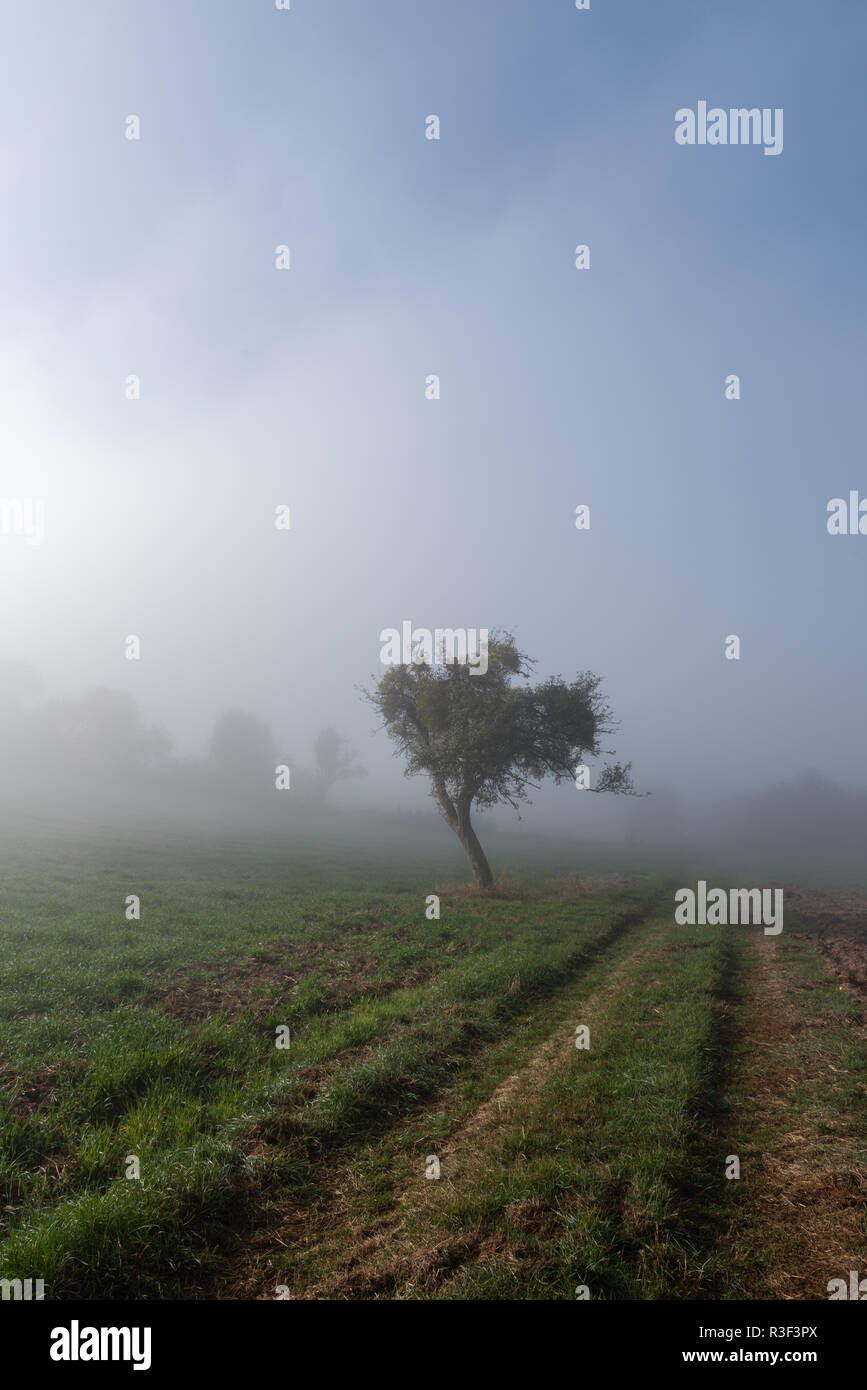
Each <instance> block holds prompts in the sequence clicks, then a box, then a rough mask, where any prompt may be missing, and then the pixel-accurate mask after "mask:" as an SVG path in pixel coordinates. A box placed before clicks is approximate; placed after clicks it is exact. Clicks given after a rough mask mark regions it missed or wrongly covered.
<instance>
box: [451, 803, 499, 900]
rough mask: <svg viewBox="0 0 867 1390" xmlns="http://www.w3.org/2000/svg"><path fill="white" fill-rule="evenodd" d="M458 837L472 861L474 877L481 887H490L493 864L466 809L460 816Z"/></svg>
mask: <svg viewBox="0 0 867 1390" xmlns="http://www.w3.org/2000/svg"><path fill="white" fill-rule="evenodd" d="M458 839H459V840H460V842H461V844H462V845H463V847H464V850H465V852H466V856H467V858H468V859H469V861H470V866H471V868H472V871H473V877H474V878H475V880H476V883H477V884H478V885H479V887H480V888H490V886H491V884H492V883H493V881H494V875H493V874H492V873H491V866H490V864H489V863H488V861H487V859H486V858H485V851H484V850H483V849H482V847H481V845H480V844H479V837H478V835H477V834H476V832H475V830H474V829H473V827H472V825H471V824H470V813H469V811H466V812H465V813H463V814H460V813H459V816H458Z"/></svg>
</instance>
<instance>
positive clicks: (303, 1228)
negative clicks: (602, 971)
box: [196, 902, 654, 1299]
mask: <svg viewBox="0 0 867 1390" xmlns="http://www.w3.org/2000/svg"><path fill="white" fill-rule="evenodd" d="M653 908H654V903H653V902H644V903H642V904H640V905H638V906H635V907H631V908H630V909H629V910H628V911H626V912H624V913H623V914H622V915H621V916H619V917H618V918H616V919H615V921H614V922H613V923H612V924H611V926H610V927H609V928H608V929H607V930H606V931H605V932H604V933H603V934H602V935H601V937H600V938H599V939H597V940H596V941H595V942H592V943H588V949H587V952H586V954H582V956H581V958H580V960H579V961H578V962H576V967H575V970H574V973H573V974H572V975H571V976H570V977H569V978H567V979H566V980H564V981H563V982H561V983H560V984H558V985H557V986H556V988H555V989H554V990H552V991H551V992H550V993H549V994H547V995H546V996H545V997H544V999H543V1001H542V1004H543V1005H544V1004H549V1003H551V1002H552V1001H556V1000H558V999H560V998H562V997H563V996H564V995H568V993H569V991H571V990H573V989H574V988H575V984H576V981H579V980H581V978H582V977H583V976H584V975H585V974H586V973H587V971H588V970H590V969H592V968H593V967H596V966H598V965H600V964H601V963H602V962H603V961H604V960H605V959H606V958H607V957H608V956H609V954H610V953H611V952H612V951H613V950H614V949H616V947H617V945H618V943H619V942H620V941H621V940H622V939H623V938H624V937H625V936H627V935H628V933H629V932H630V931H631V930H633V929H634V928H636V927H641V926H643V925H645V924H647V922H648V921H649V919H650V918H651V916H652V913H653ZM646 947H647V943H646V940H644V939H643V940H642V941H641V942H640V943H639V944H638V945H637V946H636V948H635V950H634V951H633V952H631V953H630V954H629V956H628V957H627V958H626V959H624V960H623V961H621V962H619V963H618V965H617V966H615V968H614V970H612V972H611V973H610V975H609V976H608V977H607V978H606V983H605V985H604V986H603V987H602V988H600V989H599V990H598V991H596V992H595V993H594V994H593V995H592V996H591V999H588V1000H587V1001H585V1002H584V1003H581V1005H580V1007H581V1011H582V1020H581V1021H582V1022H583V1021H584V1015H585V1014H586V1015H587V1017H588V1018H589V1012H588V1011H589V1009H590V1007H591V1001H592V1002H593V1005H594V1008H596V1007H598V1005H599V1003H600V1002H601V1001H602V1000H603V999H607V998H608V997H610V996H611V995H612V993H613V992H615V991H616V988H617V987H618V986H620V987H622V984H623V982H624V981H625V978H626V975H627V973H628V972H627V966H629V965H630V964H631V965H632V966H633V967H634V966H635V965H636V964H637V963H638V961H639V959H641V958H642V957H643V954H644V953H645V951H646ZM564 1007H565V1001H564ZM573 1029H574V1023H573V1022H571V1021H570V1023H569V1025H568V1030H567V1029H566V1025H565V1023H560V1024H558V1026H557V1028H556V1029H555V1030H554V1033H552V1034H551V1035H550V1036H549V1037H548V1038H546V1039H545V1041H544V1042H543V1043H542V1044H541V1046H540V1047H537V1049H536V1051H535V1052H534V1053H533V1054H532V1056H531V1057H530V1059H529V1061H528V1062H527V1063H525V1064H524V1065H523V1066H522V1067H520V1068H518V1069H517V1070H516V1071H515V1072H513V1073H512V1074H511V1075H510V1076H508V1077H506V1078H505V1080H504V1081H503V1082H501V1083H500V1084H499V1085H498V1087H497V1089H496V1091H495V1092H494V1094H493V1095H492V1096H491V1097H490V1098H489V1100H488V1101H485V1102H483V1104H482V1105H481V1106H479V1107H478V1108H477V1110H476V1111H474V1112H473V1114H472V1115H470V1116H469V1117H468V1119H467V1120H465V1121H464V1122H463V1123H462V1125H461V1126H460V1127H459V1129H458V1130H456V1131H455V1133H454V1134H453V1135H452V1136H450V1138H449V1140H448V1144H447V1145H444V1146H442V1147H441V1155H442V1157H445V1156H446V1154H447V1152H448V1153H451V1152H453V1151H454V1150H455V1148H456V1146H457V1144H458V1142H459V1136H460V1142H461V1143H462V1144H464V1145H466V1143H467V1139H468V1137H469V1134H470V1133H471V1132H472V1131H471V1130H470V1129H469V1127H470V1126H471V1125H476V1126H478V1125H484V1124H485V1123H486V1122H487V1120H488V1119H489V1118H493V1116H494V1110H495V1109H497V1108H501V1106H502V1103H503V1102H505V1100H506V1099H507V1098H508V1097H510V1096H514V1097H517V1095H518V1092H519V1091H520V1090H521V1088H522V1085H523V1084H524V1081H525V1080H526V1084H529V1083H530V1079H531V1077H532V1076H539V1075H540V1074H542V1070H543V1069H546V1068H549V1067H550V1065H551V1064H553V1059H554V1058H555V1056H556V1054H557V1053H558V1052H559V1053H561V1054H565V1056H567V1057H568V1056H569V1055H570V1052H569V1047H570V1046H571V1043H570V1038H571V1034H572V1031H573ZM507 1036H508V1035H507V1034H504V1036H503V1037H501V1038H499V1039H498V1040H497V1041H496V1042H494V1043H489V1044H486V1045H485V1047H484V1048H483V1049H482V1051H483V1052H484V1051H489V1050H492V1049H494V1048H496V1047H498V1046H502V1045H503V1043H504V1041H505V1040H506V1037H507ZM488 1107H492V1108H491V1109H489V1108H488ZM441 1109H442V1092H437V1094H436V1096H434V1098H433V1099H431V1100H429V1101H427V1102H426V1103H424V1104H422V1105H420V1106H416V1107H415V1108H414V1109H413V1110H411V1111H409V1112H407V1113H405V1114H403V1115H400V1116H396V1117H395V1118H394V1120H393V1121H392V1123H391V1124H389V1125H388V1126H387V1127H386V1128H385V1129H384V1130H383V1131H382V1133H381V1134H379V1135H378V1136H377V1142H382V1140H383V1139H384V1138H386V1137H387V1136H388V1135H389V1134H392V1133H395V1132H399V1131H400V1130H401V1129H404V1130H405V1129H408V1128H410V1127H411V1126H412V1127H415V1126H417V1125H418V1124H419V1123H420V1121H422V1120H423V1118H424V1115H425V1114H426V1113H427V1114H433V1113H437V1112H438V1111H441ZM434 1147H436V1146H434ZM354 1162H355V1160H353V1161H350V1162H347V1161H346V1160H345V1158H337V1156H335V1157H332V1158H324V1159H322V1160H321V1162H320V1163H319V1165H318V1167H319V1170H320V1173H321V1174H322V1179H323V1181H322V1189H321V1190H320V1191H319V1192H317V1193H316V1194H315V1195H314V1196H311V1197H295V1198H293V1199H291V1200H290V1201H289V1202H288V1203H286V1202H283V1203H279V1202H278V1203H277V1204H275V1205H276V1210H275V1211H274V1212H259V1213H257V1215H256V1217H254V1219H253V1222H252V1226H251V1227H248V1228H247V1230H246V1232H245V1233H244V1234H243V1235H242V1234H237V1235H236V1236H235V1237H234V1239H233V1241H232V1246H231V1248H230V1249H229V1251H228V1252H227V1258H228V1261H229V1263H230V1264H234V1265H235V1266H236V1267H240V1268H239V1272H238V1274H236V1275H235V1276H234V1277H233V1278H232V1279H231V1280H230V1281H229V1282H228V1283H227V1281H226V1280H225V1278H223V1279H219V1280H216V1281H215V1283H214V1286H213V1287H212V1288H211V1289H210V1291H209V1290H207V1289H205V1290H201V1291H200V1292H198V1293H197V1294H196V1297H198V1298H201V1297H206V1298H207V1297H216V1298H244V1299H249V1298H259V1299H272V1298H274V1297H275V1288H276V1286H277V1284H278V1282H280V1281H279V1280H278V1279H277V1277H276V1276H275V1275H274V1274H273V1272H272V1270H270V1269H269V1270H268V1271H267V1272H265V1271H263V1269H262V1268H261V1266H262V1264H263V1263H264V1262H265V1261H267V1260H269V1259H270V1260H274V1259H279V1255H280V1252H281V1251H282V1250H285V1249H290V1248H293V1247H296V1248H297V1247H301V1248H304V1249H305V1250H307V1251H311V1252H318V1251H319V1250H320V1249H321V1250H323V1252H324V1251H325V1249H326V1248H330V1247H331V1246H333V1245H338V1246H339V1247H340V1250H341V1251H343V1252H345V1263H346V1264H347V1266H348V1267H350V1268H352V1269H354V1268H355V1267H356V1265H357V1264H358V1262H359V1261H360V1260H362V1259H364V1258H365V1255H366V1252H367V1249H368V1246H369V1249H370V1250H373V1249H374V1248H377V1249H378V1248H380V1247H382V1246H383V1245H384V1244H385V1243H386V1242H387V1241H388V1240H389V1238H391V1237H396V1236H397V1234H398V1232H399V1231H401V1230H402V1229H403V1227H404V1224H405V1210H404V1203H405V1201H406V1199H407V1197H408V1196H409V1195H410V1194H412V1193H415V1191H416V1188H415V1187H414V1186H413V1184H412V1180H411V1179H410V1180H409V1182H408V1183H407V1184H406V1185H405V1187H404V1190H403V1192H402V1194H401V1195H400V1196H399V1197H398V1198H397V1201H398V1204H399V1205H398V1210H397V1211H396V1212H392V1213H390V1214H389V1215H387V1216H384V1217H382V1218H379V1219H377V1220H374V1221H373V1222H367V1223H364V1224H363V1225H360V1226H359V1224H358V1222H357V1220H356V1218H354V1217H353V1215H352V1214H351V1212H350V1211H349V1209H348V1207H347V1203H346V1200H345V1199H344V1195H343V1194H344V1190H346V1191H351V1189H352V1188H353V1186H354V1183H355V1179H354V1171H353V1169H354ZM335 1169H336V1171H335ZM422 1181H425V1185H426V1186H428V1185H429V1184H428V1183H427V1182H426V1180H424V1179H422ZM370 1242H372V1244H369V1243H370ZM457 1246H458V1247H459V1251H458V1253H459V1254H462V1255H468V1254H469V1253H470V1252H469V1248H468V1247H467V1241H466V1238H462V1239H461V1240H459V1241H458V1242H457ZM450 1258H452V1257H451V1256H449V1255H447V1254H446V1252H444V1251H443V1252H441V1256H440V1260H441V1263H443V1264H446V1263H447V1262H448V1260H449V1259H450ZM457 1262H460V1261H459V1259H458V1260H457ZM351 1282H352V1281H351ZM292 1296H293V1297H299V1298H307V1299H310V1298H314V1299H315V1298H320V1297H330V1296H332V1293H331V1292H330V1282H327V1286H326V1283H317V1284H311V1285H309V1286H308V1287H306V1288H304V1289H303V1290H301V1291H299V1292H298V1293H294V1292H293V1294H292ZM337 1296H339V1294H337ZM350 1296H353V1295H350ZM354 1296H359V1295H357V1294H356V1295H354ZM360 1296H362V1297H363V1296H365V1295H364V1294H362V1295H360Z"/></svg>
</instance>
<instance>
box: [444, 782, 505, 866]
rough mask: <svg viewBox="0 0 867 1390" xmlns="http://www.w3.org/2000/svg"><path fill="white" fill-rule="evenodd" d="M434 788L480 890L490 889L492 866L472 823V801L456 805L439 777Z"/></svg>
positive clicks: (445, 817)
mask: <svg viewBox="0 0 867 1390" xmlns="http://www.w3.org/2000/svg"><path fill="white" fill-rule="evenodd" d="M433 787H434V795H435V797H436V799H437V801H438V803H439V808H440V810H441V811H442V813H443V820H444V821H445V823H446V825H447V826H448V827H449V829H451V830H453V831H454V832H455V834H456V835H457V837H458V839H459V840H460V842H461V844H462V845H463V847H464V853H465V854H466V856H467V858H468V859H469V861H470V868H471V869H472V871H473V878H474V879H475V880H476V883H477V884H478V886H479V887H480V888H490V886H491V884H492V883H493V881H494V875H493V874H492V873H491V866H490V864H489V863H488V861H487V859H486V858H485V851H484V850H483V849H482V847H481V845H480V844H479V837H478V836H477V834H476V832H475V830H474V829H473V827H472V823H471V821H470V806H471V804H472V799H471V798H467V797H464V798H462V799H461V800H460V801H459V802H458V804H457V805H455V803H454V802H453V801H452V799H451V797H450V796H449V794H448V792H447V791H446V786H445V783H444V782H443V781H442V780H441V779H440V778H438V777H435V778H434V783H433Z"/></svg>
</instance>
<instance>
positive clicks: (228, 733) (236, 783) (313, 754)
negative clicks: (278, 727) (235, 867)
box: [0, 666, 364, 816]
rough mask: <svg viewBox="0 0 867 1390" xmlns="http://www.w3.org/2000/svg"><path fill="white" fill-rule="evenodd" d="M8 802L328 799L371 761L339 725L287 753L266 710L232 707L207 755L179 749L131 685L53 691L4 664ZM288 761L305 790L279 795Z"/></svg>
mask: <svg viewBox="0 0 867 1390" xmlns="http://www.w3.org/2000/svg"><path fill="white" fill-rule="evenodd" d="M0 758H2V768H3V775H2V782H0V804H2V807H3V810H4V812H5V814H6V815H7V816H9V815H10V814H14V811H15V808H16V806H17V805H21V806H23V807H27V808H29V809H32V808H35V807H39V806H40V805H45V806H47V807H51V808H53V809H55V810H58V809H60V810H64V809H68V810H74V809H75V807H76V805H77V804H78V805H80V807H81V808H82V809H83V810H84V809H87V810H92V811H96V812H98V811H99V810H100V809H107V808H108V807H110V806H112V805H113V804H115V803H117V802H123V803H125V804H130V803H137V804H139V805H145V804H151V805H153V804H154V803H159V802H163V803H164V804H165V805H166V808H167V809H169V808H171V809H174V810H179V809H180V810H182V809H183V808H184V807H185V806H186V807H187V808H188V809H189V810H190V812H191V813H194V812H195V810H196V809H197V807H198V806H200V805H201V804H203V803H206V804H212V803H213V802H214V800H215V799H216V800H217V801H218V802H224V803H225V804H226V805H227V806H229V807H230V806H232V805H237V806H238V807H239V810H243V812H244V813H245V814H247V813H248V812H249V811H250V809H253V808H255V807H256V806H257V805H258V806H259V807H260V809H264V808H265V807H266V806H271V807H274V806H276V805H279V804H280V801H281V800H282V801H283V803H284V804H283V808H282V809H283V810H287V809H289V804H298V803H300V804H302V805H305V806H306V807H307V808H308V809H309V808H311V807H314V806H316V807H319V806H322V805H323V804H324V803H325V801H326V798H327V797H328V795H329V793H330V792H331V790H332V788H333V787H334V786H335V785H336V783H338V782H341V781H344V780H346V779H347V778H354V777H359V776H362V775H363V774H364V769H363V768H362V767H361V766H360V765H359V764H358V762H357V760H356V758H355V755H354V754H353V753H352V751H351V750H350V749H349V748H348V747H347V744H346V741H345V739H344V738H343V737H342V735H341V734H340V733H338V731H337V730H335V729H331V728H325V729H322V730H321V731H320V733H319V734H318V736H317V737H316V739H315V740H314V742H313V746H312V747H311V748H309V749H307V750H304V751H303V752H299V754H298V756H297V757H295V756H294V755H293V756H287V755H286V752H285V750H284V749H282V748H279V747H278V743H277V739H276V738H275V737H274V735H273V734H272V732H271V730H270V729H269V728H268V726H267V724H266V723H265V721H264V720H263V719H261V718H260V717H259V716H258V715H256V714H252V713H249V712H247V711H245V710H241V709H229V710H226V711H225V712H224V713H222V714H221V715H220V716H219V717H218V718H217V719H216V721H215V723H214V726H213V728H212V730H211V731H210V734H209V735H208V737H207V740H206V744H205V747H204V750H203V752H202V754H201V755H200V756H196V757H189V756H178V755H177V754H175V752H174V751H173V745H172V740H171V737H170V736H169V734H168V733H167V731H166V730H165V729H163V728H162V727H161V726H160V725H159V724H155V723H151V722H149V721H148V720H147V718H146V717H145V716H144V715H143V714H142V712H141V710H140V709H139V707H138V705H137V704H136V702H135V700H134V699H133V698H132V696H131V695H129V694H128V693H126V692H124V691H120V690H112V689H109V688H107V687H104V686H100V687H96V688H94V689H91V690H87V691H85V692H84V693H83V694H81V695H79V696H73V697H66V698H62V699H58V698H50V697H46V696H45V695H44V693H43V690H42V687H41V683H40V681H39V678H38V677H37V676H36V674H35V673H33V672H32V671H31V670H29V669H27V668H24V667H14V666H10V667H6V668H4V669H3V670H2V671H0ZM278 768H282V769H285V771H284V774H283V775H284V778H285V780H288V782H289V785H290V789H291V791H292V792H293V793H294V794H295V795H294V796H293V797H292V798H291V803H289V799H288V798H282V799H280V798H277V797H276V795H275V791H276V781H277V776H278V772H277V769H278Z"/></svg>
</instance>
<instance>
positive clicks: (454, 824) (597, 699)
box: [364, 633, 634, 888]
mask: <svg viewBox="0 0 867 1390" xmlns="http://www.w3.org/2000/svg"><path fill="white" fill-rule="evenodd" d="M534 664H535V663H534V662H533V661H531V660H530V659H529V658H528V657H527V656H526V655H525V654H524V653H523V652H520V651H518V648H517V647H516V646H515V642H514V639H513V638H512V636H511V634H509V633H494V634H492V636H491V638H490V640H489V642H488V669H487V671H486V672H485V673H484V675H483V674H481V673H480V672H476V673H474V674H471V671H470V667H468V666H467V665H466V663H463V662H459V661H447V662H445V663H443V664H440V665H427V664H422V663H418V662H417V661H414V662H413V663H412V664H411V665H401V666H392V667H390V668H389V669H388V671H386V673H385V675H384V676H383V677H382V679H381V680H380V681H379V682H378V683H377V684H376V685H375V686H374V688H373V689H372V690H366V691H365V692H364V694H365V697H366V698H367V699H368V700H369V701H370V703H371V704H372V705H373V706H374V707H375V708H376V710H377V711H378V712H379V714H380V716H381V719H382V723H383V726H384V727H385V729H386V731H387V733H388V735H389V737H390V738H391V739H392V740H393V741H394V742H395V744H396V745H397V748H396V750H395V753H396V755H402V756H403V757H405V758H406V763H407V766H406V776H408V777H409V776H413V775H415V774H417V773H427V775H428V776H429V777H430V780H431V794H432V795H433V797H434V800H435V801H436V802H437V805H438V806H439V809H440V811H441V812H442V816H443V819H444V820H445V822H446V824H447V825H448V826H449V827H450V828H451V829H452V830H453V831H454V832H455V834H456V835H457V837H458V839H459V840H460V842H461V844H462V845H463V847H464V850H465V852H466V855H467V858H468V859H469V861H470V865H471V867H472V870H473V875H474V877H475V881H476V883H477V884H478V885H479V887H481V888H487V887H489V886H490V885H491V884H492V883H493V881H494V876H493V874H492V873H491V868H490V865H489V864H488V861H487V859H486V857H485V852H484V850H483V849H482V846H481V845H480V844H479V840H478V836H477V835H476V832H475V830H474V829H473V826H472V821H471V819H470V812H471V809H472V807H473V806H474V805H475V806H481V807H484V806H495V805H497V804H498V803H500V802H504V803H507V804H508V805H510V806H512V807H514V809H515V810H517V809H518V805H519V803H520V802H522V801H528V800H529V797H528V795H527V789H528V788H529V787H536V786H538V784H539V783H540V782H541V781H542V779H543V778H545V777H548V776H550V777H553V779H554V781H555V782H557V783H559V782H567V781H573V780H574V779H575V774H576V767H577V765H578V764H580V763H582V762H583V759H584V758H585V757H588V756H590V757H594V756H596V755H598V754H599V752H600V745H599V740H600V737H601V736H602V735H603V734H608V733H611V732H612V730H613V728H614V725H613V724H612V723H611V710H610V709H609V707H608V705H607V704H606V703H605V701H604V700H603V699H602V697H601V695H600V694H599V693H598V687H599V685H600V681H601V678H600V677H599V676H594V675H593V673H592V672H590V671H585V672H583V673H582V674H580V675H578V676H577V677H576V679H575V680H574V681H573V682H572V684H571V685H569V684H567V683H566V681H564V680H563V679H562V678H561V677H560V676H552V677H551V678H550V679H549V680H547V681H543V682H542V683H541V684H540V685H536V686H530V685H517V684H513V682H514V681H516V680H518V679H521V678H527V677H529V676H530V675H531V674H532V667H533V665H534ZM631 766H632V764H631V763H626V764H624V765H622V766H621V764H620V763H614V764H610V765H607V766H605V767H604V768H603V769H602V771H601V773H600V775H599V776H598V778H597V780H596V786H595V787H593V788H588V790H592V791H595V792H602V791H610V792H623V793H627V794H634V792H633V787H632V779H631V776H630V769H631Z"/></svg>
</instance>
